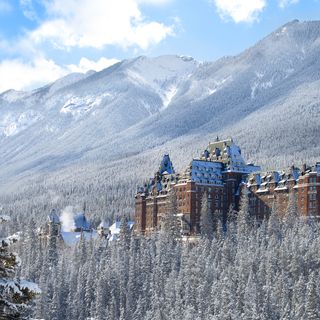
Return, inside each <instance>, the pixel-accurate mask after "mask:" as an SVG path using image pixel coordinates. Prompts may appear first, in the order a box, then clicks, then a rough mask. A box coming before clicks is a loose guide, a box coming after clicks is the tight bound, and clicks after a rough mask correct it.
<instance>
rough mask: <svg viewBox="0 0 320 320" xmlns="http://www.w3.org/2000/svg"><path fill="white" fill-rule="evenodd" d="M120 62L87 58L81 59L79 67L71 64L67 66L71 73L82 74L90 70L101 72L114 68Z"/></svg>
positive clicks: (103, 58)
mask: <svg viewBox="0 0 320 320" xmlns="http://www.w3.org/2000/svg"><path fill="white" fill-rule="evenodd" d="M117 62H119V60H118V59H107V58H105V57H102V58H100V59H99V60H97V61H93V60H89V59H87V58H85V57H83V58H81V59H80V62H79V64H78V65H75V64H70V65H68V66H67V68H68V70H70V72H81V73H85V72H87V71H89V70H94V71H101V70H103V69H105V68H108V67H110V66H112V65H113V64H115V63H117Z"/></svg>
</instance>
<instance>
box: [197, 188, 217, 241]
mask: <svg viewBox="0 0 320 320" xmlns="http://www.w3.org/2000/svg"><path fill="white" fill-rule="evenodd" d="M200 215H201V217H200V232H201V235H202V237H203V238H208V239H212V237H213V228H214V222H213V215H212V212H211V210H210V208H209V205H208V194H207V192H204V194H203V196H202V200H201V211H200Z"/></svg>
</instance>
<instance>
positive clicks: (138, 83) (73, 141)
mask: <svg viewBox="0 0 320 320" xmlns="http://www.w3.org/2000/svg"><path fill="white" fill-rule="evenodd" d="M319 57H320V22H317V21H315V22H299V21H293V22H290V23H288V24H286V25H285V26H283V27H281V28H279V29H278V30H276V31H275V32H274V33H272V34H270V35H269V36H267V37H266V38H265V39H262V40H261V41H260V42H258V43H257V44H256V45H255V46H253V47H251V48H249V49H248V50H246V51H244V52H243V53H241V54H239V55H238V56H234V57H224V58H222V59H220V60H218V61H216V62H205V63H199V62H197V61H195V60H193V59H192V58H188V57H179V56H162V57H157V58H147V57H138V58H136V59H132V60H124V61H122V62H119V63H117V64H115V65H113V66H111V67H110V68H107V69H105V70H103V71H101V72H95V73H89V74H86V75H81V74H72V75H70V76H67V77H65V78H63V79H60V80H58V81H56V82H55V83H53V84H50V85H48V86H45V87H43V88H40V89H38V90H35V91H32V92H28V93H21V92H14V91H9V92H5V93H3V94H1V95H0V152H1V154H2V156H1V157H0V180H1V179H2V180H4V179H5V178H12V179H14V177H16V176H17V175H24V174H27V173H32V172H37V173H39V172H40V173H41V172H44V171H45V172H50V171H55V170H59V169H60V168H62V167H70V168H71V167H72V166H74V165H79V164H80V163H82V164H84V163H91V162H92V161H94V162H97V161H98V162H100V161H103V163H104V164H105V165H106V163H109V164H111V163H116V162H117V161H120V159H124V158H126V159H133V158H134V159H136V157H139V156H141V157H144V159H145V156H146V155H147V154H149V155H150V158H151V159H154V158H153V155H154V154H158V153H159V152H160V151H161V150H163V151H166V150H168V151H172V153H173V154H174V155H175V156H176V158H177V159H178V160H177V161H178V162H179V163H184V158H185V154H183V153H180V150H181V148H182V149H183V150H184V152H185V153H187V154H191V153H192V150H197V149H198V148H199V147H200V146H202V145H205V144H206V143H207V139H210V137H212V136H215V135H216V134H217V133H222V134H223V135H231V134H232V135H234V136H235V138H238V139H239V143H240V144H243V148H244V150H246V152H247V153H248V154H249V155H250V158H252V159H254V160H259V159H260V160H261V161H263V159H266V158H268V159H270V157H269V156H268V155H269V154H272V155H273V158H272V161H274V162H277V161H281V163H283V164H285V163H286V161H291V160H292V159H294V158H295V157H296V158H297V159H300V160H301V159H303V157H307V156H308V157H310V154H312V152H313V151H314V152H318V151H317V150H318V148H319V146H318V144H317V138H316V137H318V136H319V131H318V130H317V126H316V122H315V121H318V116H317V114H319V112H318V111H319V104H318V101H319V96H318V93H317V90H318V89H317V88H318V85H319V80H320V61H319ZM317 112H318V113H317ZM286 115H288V116H286ZM302 115H303V117H302ZM302 120H303V126H301V121H302ZM308 123H309V125H308ZM294 130H295V132H296V133H297V132H300V131H301V133H302V136H303V141H302V140H301V139H293V138H292V137H293V135H292V133H293V132H294ZM288 132H290V135H288ZM272 136H276V137H277V143H276V144H275V145H272V143H271V141H272ZM203 139H205V140H206V141H202V140H203ZM280 141H281V143H280ZM294 141H299V144H298V145H297V144H294ZM286 144H290V148H285V145H286ZM289 150H290V151H289ZM161 152H162V151H161ZM161 152H160V153H161ZM280 153H282V154H283V155H282V156H281V155H280ZM255 155H256V156H255ZM126 161H127V162H128V161H129V160H126ZM178 165H179V164H178ZM110 174H111V173H110ZM112 174H114V172H113V173H112Z"/></svg>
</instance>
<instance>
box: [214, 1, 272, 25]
mask: <svg viewBox="0 0 320 320" xmlns="http://www.w3.org/2000/svg"><path fill="white" fill-rule="evenodd" d="M213 1H214V4H215V6H216V8H217V10H218V13H219V15H220V17H221V18H222V19H224V20H229V19H232V20H233V21H234V22H236V23H239V22H249V23H251V22H253V21H256V20H258V17H259V14H260V13H261V12H262V11H263V9H264V8H265V6H266V4H267V1H266V0H246V1H244V0H213Z"/></svg>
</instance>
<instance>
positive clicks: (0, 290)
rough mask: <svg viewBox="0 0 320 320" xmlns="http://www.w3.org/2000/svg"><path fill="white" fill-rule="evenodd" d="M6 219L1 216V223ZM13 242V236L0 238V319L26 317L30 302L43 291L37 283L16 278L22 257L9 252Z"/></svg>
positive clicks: (29, 309)
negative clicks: (16, 271)
mask: <svg viewBox="0 0 320 320" xmlns="http://www.w3.org/2000/svg"><path fill="white" fill-rule="evenodd" d="M6 220H7V219H4V218H3V217H0V223H3V222H5V221H6ZM11 243H12V238H6V239H3V238H2V239H0V320H10V319H26V317H27V315H28V314H29V313H30V312H31V307H30V306H28V303H30V302H31V301H32V299H34V298H35V296H36V295H37V294H40V292H41V291H40V289H39V287H38V286H37V285H36V284H35V283H33V282H29V281H26V280H20V279H17V278H15V270H16V267H17V266H18V265H19V263H20V259H19V257H18V256H17V255H15V254H14V253H12V252H9V250H8V249H9V246H10V244H11Z"/></svg>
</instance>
